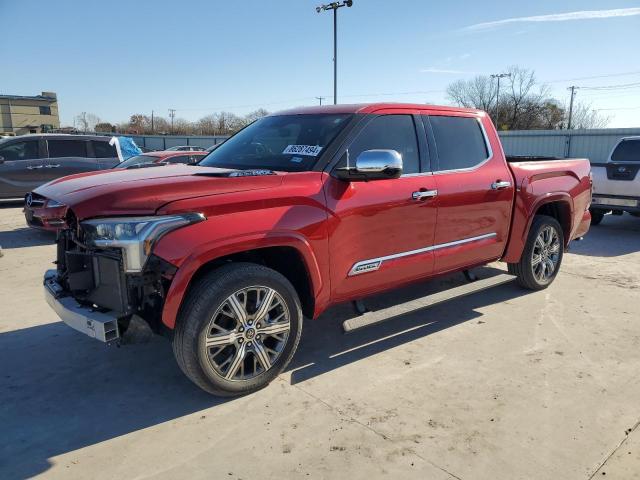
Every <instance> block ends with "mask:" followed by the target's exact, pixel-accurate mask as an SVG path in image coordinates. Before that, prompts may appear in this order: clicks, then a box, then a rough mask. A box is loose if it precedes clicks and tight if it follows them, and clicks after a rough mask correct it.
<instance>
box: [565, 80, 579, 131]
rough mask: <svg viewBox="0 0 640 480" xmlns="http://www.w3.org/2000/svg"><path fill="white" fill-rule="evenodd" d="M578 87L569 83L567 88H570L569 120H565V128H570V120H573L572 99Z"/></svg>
mask: <svg viewBox="0 0 640 480" xmlns="http://www.w3.org/2000/svg"><path fill="white" fill-rule="evenodd" d="M577 89H578V87H576V86H575V85H571V86H570V87H569V88H567V90H571V100H569V120H568V121H567V130H571V120H573V99H574V98H575V96H576V90H577Z"/></svg>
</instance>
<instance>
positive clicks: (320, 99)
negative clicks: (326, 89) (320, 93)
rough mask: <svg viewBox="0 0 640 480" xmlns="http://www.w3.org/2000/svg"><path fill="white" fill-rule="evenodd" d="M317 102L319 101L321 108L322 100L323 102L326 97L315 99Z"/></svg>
mask: <svg viewBox="0 0 640 480" xmlns="http://www.w3.org/2000/svg"><path fill="white" fill-rule="evenodd" d="M316 98H317V99H318V100H319V101H320V105H321V106H322V100H324V99H325V98H327V97H316Z"/></svg>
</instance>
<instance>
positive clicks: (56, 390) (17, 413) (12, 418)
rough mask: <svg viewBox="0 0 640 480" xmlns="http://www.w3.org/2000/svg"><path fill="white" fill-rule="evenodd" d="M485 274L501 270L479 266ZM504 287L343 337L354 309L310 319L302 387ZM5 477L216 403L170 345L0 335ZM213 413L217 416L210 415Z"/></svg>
mask: <svg viewBox="0 0 640 480" xmlns="http://www.w3.org/2000/svg"><path fill="white" fill-rule="evenodd" d="M480 271H481V272H482V274H483V275H482V276H484V277H486V276H490V275H494V274H497V273H501V271H499V270H497V269H491V268H484V269H480ZM461 283H464V279H463V277H462V275H461V274H457V275H454V276H452V277H448V278H443V279H440V280H437V281H432V282H428V283H423V284H418V285H415V286H412V287H410V288H405V289H402V290H398V291H395V292H392V293H389V294H386V295H381V296H379V297H376V298H375V299H372V300H371V301H370V302H369V303H370V305H371V307H372V308H374V309H377V308H381V307H384V306H387V305H391V304H393V303H397V302H401V301H406V300H408V299H411V298H415V297H419V296H423V295H425V294H427V293H432V292H434V291H437V290H442V289H443V288H447V287H450V286H454V285H457V284H461ZM523 293H524V291H523V290H521V289H519V288H517V287H516V286H515V285H513V284H511V283H510V284H505V285H502V286H499V287H494V288H493V289H490V290H485V291H483V292H481V293H478V294H473V295H470V296H468V297H464V298H460V299H457V300H451V301H449V302H447V303H446V304H443V305H440V306H435V307H432V308H430V309H427V310H422V311H419V312H416V313H413V314H409V315H405V316H402V317H398V318H394V319H393V320H390V321H387V322H385V323H383V324H379V325H377V326H373V327H368V328H364V329H362V330H357V331H355V332H353V333H350V334H343V333H342V329H341V324H342V322H343V321H344V320H346V319H347V318H350V317H352V316H353V315H354V314H353V311H352V310H351V308H350V306H345V305H341V306H338V307H336V308H332V309H331V310H330V311H328V312H327V313H326V314H324V315H323V316H322V317H321V318H320V319H319V320H316V321H310V320H308V321H307V322H306V323H305V327H304V332H303V338H302V341H301V344H300V347H299V349H298V354H297V355H296V356H295V357H294V359H293V361H292V363H291V365H290V366H289V368H288V372H290V373H291V382H292V383H299V382H303V381H305V380H308V379H310V378H313V377H316V376H318V375H322V374H324V373H327V372H330V371H332V370H334V369H337V368H340V367H342V366H344V365H347V364H349V363H352V362H356V361H359V360H363V359H365V358H367V357H369V356H372V355H375V354H377V353H380V352H382V351H384V350H387V349H390V348H393V347H395V346H398V345H402V344H405V343H408V342H411V341H413V340H416V339H418V338H422V337H425V336H427V335H430V334H432V333H435V332H438V331H440V330H443V329H445V328H449V327H453V326H455V325H458V324H460V323H463V322H467V321H469V320H474V319H478V318H479V317H481V316H482V314H481V313H479V312H478V311H477V309H478V308H480V307H483V306H486V305H490V304H494V303H496V302H501V301H505V300H508V299H512V298H515V297H518V296H520V295H523ZM0 365H2V366H3V369H2V374H1V375H0V425H2V441H1V442H0V478H3V479H13V478H27V477H32V476H35V475H37V474H40V473H42V472H45V471H47V470H48V469H49V468H50V466H51V462H52V460H51V459H53V458H54V457H56V456H59V455H63V454H65V453H68V452H73V451H75V450H78V449H81V448H84V447H88V446H91V445H95V444H97V443H100V442H103V441H106V440H110V439H113V438H116V437H119V436H122V435H126V434H129V433H132V432H135V431H138V430H141V429H144V428H148V427H151V426H154V425H158V424H161V423H164V422H168V421H171V420H174V419H176V418H179V417H182V416H185V415H190V414H193V413H195V412H200V411H203V410H206V409H210V408H212V407H216V406H218V405H221V404H223V403H226V402H230V401H234V400H233V399H221V398H216V397H212V396H210V395H208V394H206V393H204V392H203V391H201V390H200V389H199V388H197V387H196V386H194V385H193V384H192V383H191V382H190V381H189V380H188V379H187V378H186V377H185V376H184V375H183V374H182V372H181V371H180V370H179V368H178V367H177V365H176V363H175V360H174V358H173V352H172V349H171V345H170V343H169V342H168V341H166V340H165V339H162V338H156V339H154V340H153V341H152V342H150V343H148V344H144V345H134V346H127V347H122V348H116V347H105V346H101V345H99V344H98V343H96V342H95V341H94V340H92V339H89V338H86V337H84V336H83V335H81V334H79V333H77V332H74V331H73V330H70V329H69V328H68V327H67V326H66V325H64V324H62V323H61V322H56V323H50V324H45V325H39V326H35V327H30V328H25V329H22V330H14V331H6V332H4V333H2V334H0ZM212 414H215V413H212Z"/></svg>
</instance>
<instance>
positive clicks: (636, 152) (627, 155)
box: [611, 139, 640, 162]
mask: <svg viewBox="0 0 640 480" xmlns="http://www.w3.org/2000/svg"><path fill="white" fill-rule="evenodd" d="M611 161H612V162H640V139H632V140H623V141H621V142H620V143H619V144H618V146H617V147H616V148H615V150H614V151H613V153H612V154H611Z"/></svg>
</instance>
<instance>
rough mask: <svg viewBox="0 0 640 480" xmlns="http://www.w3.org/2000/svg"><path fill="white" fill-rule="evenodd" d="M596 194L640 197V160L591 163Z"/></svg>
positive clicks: (594, 192)
mask: <svg viewBox="0 0 640 480" xmlns="http://www.w3.org/2000/svg"><path fill="white" fill-rule="evenodd" d="M591 172H592V175H593V194H594V195H619V196H625V197H640V162H608V163H594V164H592V165H591Z"/></svg>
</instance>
